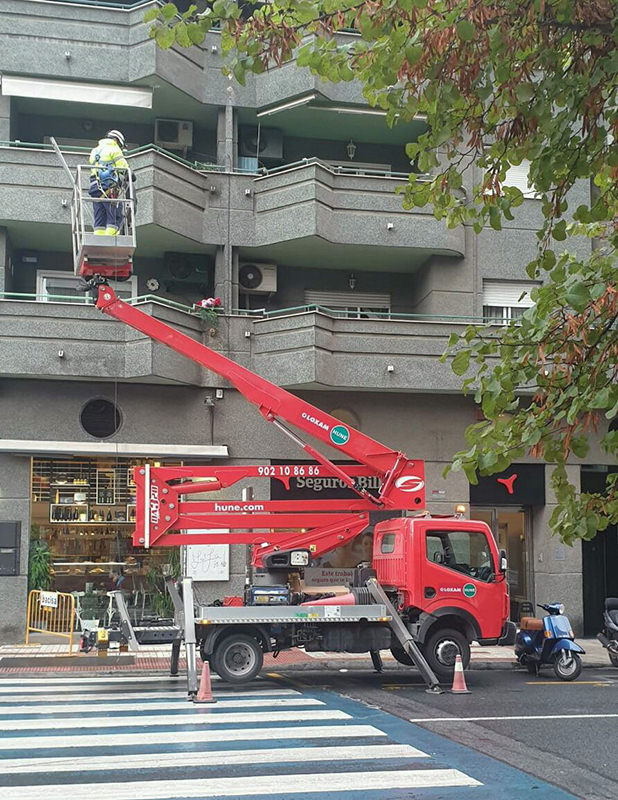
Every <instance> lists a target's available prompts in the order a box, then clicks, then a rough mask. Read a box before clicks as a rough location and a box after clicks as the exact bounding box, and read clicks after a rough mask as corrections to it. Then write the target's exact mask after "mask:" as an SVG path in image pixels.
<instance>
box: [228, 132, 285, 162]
mask: <svg viewBox="0 0 618 800" xmlns="http://www.w3.org/2000/svg"><path fill="white" fill-rule="evenodd" d="M258 139H259V141H258ZM238 154H239V155H241V156H253V158H256V157H257V158H259V159H265V158H266V159H268V158H273V159H278V158H283V134H282V133H281V131H280V130H279V129H278V128H261V129H260V134H259V137H258V129H257V128H254V127H251V128H241V129H240V141H239V144H238Z"/></svg>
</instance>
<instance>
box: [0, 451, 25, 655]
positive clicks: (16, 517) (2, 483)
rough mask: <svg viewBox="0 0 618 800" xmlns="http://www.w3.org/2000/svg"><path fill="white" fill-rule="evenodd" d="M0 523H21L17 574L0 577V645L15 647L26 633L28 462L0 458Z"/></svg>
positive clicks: (7, 457) (7, 456) (3, 455)
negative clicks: (0, 611)
mask: <svg viewBox="0 0 618 800" xmlns="http://www.w3.org/2000/svg"><path fill="white" fill-rule="evenodd" d="M0 521H2V522H14V521H16V522H21V541H20V553H19V570H18V571H19V574H18V575H0V608H1V609H2V613H1V614H0V643H4V644H18V643H21V642H23V641H24V636H25V633H26V603H27V592H28V549H29V546H30V459H29V458H25V457H24V456H13V455H9V454H2V455H0Z"/></svg>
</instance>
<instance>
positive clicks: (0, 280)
mask: <svg viewBox="0 0 618 800" xmlns="http://www.w3.org/2000/svg"><path fill="white" fill-rule="evenodd" d="M0 99H2V98H0ZM11 278H12V275H11V244H10V242H9V236H8V233H7V232H6V228H0V292H4V291H10V289H11V288H12V287H11Z"/></svg>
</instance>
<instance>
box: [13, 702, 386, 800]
mask: <svg viewBox="0 0 618 800" xmlns="http://www.w3.org/2000/svg"><path fill="white" fill-rule="evenodd" d="M202 719H208V718H207V717H202ZM272 736H276V737H277V740H278V741H284V740H289V739H299V740H300V739H342V738H365V737H375V736H384V737H385V736H386V734H385V733H384V731H381V730H379V729H378V728H374V727H373V725H348V724H346V725H308V726H305V725H295V726H291V727H285V728H275V729H272V731H270V732H269V731H268V730H266V729H264V728H252V727H251V728H229V729H228V730H196V731H161V732H160V733H152V732H149V731H143V730H139V731H136V732H134V733H96V734H94V735H93V733H84V734H76V735H74V736H65V735H64V734H60V735H57V736H39V735H38V734H37V735H36V736H17V737H11V738H1V737H0V754H2V752H3V751H11V750H29V751H33V750H39V749H48V748H62V749H63V750H64V749H66V748H72V749H77V748H80V747H96V748H100V747H128V746H131V745H159V744H175V743H178V744H181V743H182V744H186V743H195V744H198V743H206V742H215V743H219V742H252V741H263V740H264V739H267V738H270V737H272ZM2 800H5V798H4V796H2Z"/></svg>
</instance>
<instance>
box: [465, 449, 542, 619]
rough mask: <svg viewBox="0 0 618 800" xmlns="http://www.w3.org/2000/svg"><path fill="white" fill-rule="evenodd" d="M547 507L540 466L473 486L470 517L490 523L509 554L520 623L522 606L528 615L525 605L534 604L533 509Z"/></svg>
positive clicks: (517, 467)
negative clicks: (545, 505)
mask: <svg viewBox="0 0 618 800" xmlns="http://www.w3.org/2000/svg"><path fill="white" fill-rule="evenodd" d="M544 504H545V468H544V466H543V465H539V464H513V465H512V466H511V467H510V468H509V469H508V470H505V471H504V472H500V473H497V474H495V475H489V476H487V477H482V478H479V482H478V484H477V485H476V486H470V517H471V518H472V519H479V520H482V521H483V522H486V523H487V524H488V525H489V527H490V528H491V530H492V531H493V534H494V538H495V540H496V543H497V545H498V547H499V548H500V549H503V550H506V554H507V560H508V570H507V575H506V577H507V581H508V584H509V593H510V596H511V619H514V620H517V619H519V617H520V615H521V614H520V611H521V609H522V606H523V608H524V612H525V613H528V612H526V611H525V609H526V605H524V604H529V603H534V589H533V587H534V583H533V576H532V564H533V559H532V509H533V508H534V507H537V506H543V505H544ZM528 610H530V608H529V606H528Z"/></svg>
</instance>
